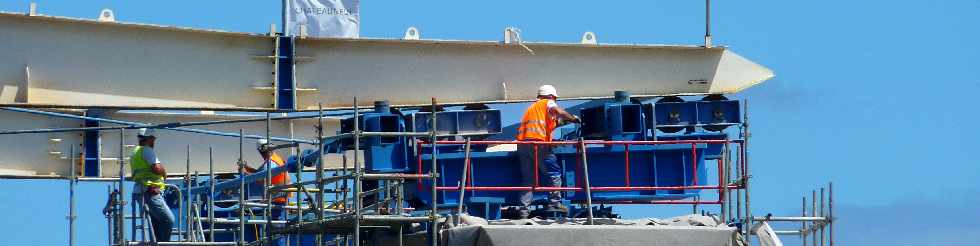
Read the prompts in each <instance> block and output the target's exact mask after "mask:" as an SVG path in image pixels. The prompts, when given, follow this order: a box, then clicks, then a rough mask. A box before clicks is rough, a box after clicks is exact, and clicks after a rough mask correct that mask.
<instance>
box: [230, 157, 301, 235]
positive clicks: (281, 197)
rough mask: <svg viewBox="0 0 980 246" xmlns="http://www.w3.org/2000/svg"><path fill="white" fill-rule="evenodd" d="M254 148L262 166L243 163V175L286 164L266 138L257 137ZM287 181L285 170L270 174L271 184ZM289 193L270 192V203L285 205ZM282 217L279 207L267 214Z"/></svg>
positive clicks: (274, 217)
mask: <svg viewBox="0 0 980 246" xmlns="http://www.w3.org/2000/svg"><path fill="white" fill-rule="evenodd" d="M256 150H257V151H258V152H259V155H261V156H262V166H261V167H259V168H258V169H255V168H252V167H250V166H248V164H243V165H242V166H241V168H244V170H242V172H244V173H245V175H250V174H252V173H255V172H259V171H262V170H265V169H266V168H277V167H281V166H282V165H285V164H286V162H285V161H283V159H282V157H280V156H279V154H276V152H275V151H273V150H272V145H271V144H269V141H268V140H265V139H259V140H258V142H257V144H256ZM257 183H260V184H264V183H265V179H262V181H258V182H257ZM288 183H289V174H288V173H287V172H281V173H279V174H276V175H273V176H272V185H285V184H288ZM291 194H292V193H289V192H277V193H273V194H270V197H271V199H272V204H273V205H276V206H283V205H286V203H287V202H288V201H289V197H291ZM282 218H283V209H281V208H274V209H272V215H271V216H269V219H272V220H281V219H282ZM284 243H285V241H284V240H282V239H277V240H276V241H273V244H272V245H284Z"/></svg>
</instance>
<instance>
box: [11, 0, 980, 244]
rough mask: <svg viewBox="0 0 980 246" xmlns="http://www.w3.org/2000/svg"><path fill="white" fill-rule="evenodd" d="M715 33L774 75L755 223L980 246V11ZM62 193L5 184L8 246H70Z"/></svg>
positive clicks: (406, 15)
mask: <svg viewBox="0 0 980 246" xmlns="http://www.w3.org/2000/svg"><path fill="white" fill-rule="evenodd" d="M28 2H29V1H27V0H7V1H3V2H0V10H3V11H17V12H24V11H26V10H27V6H28ZM37 2H38V4H39V12H41V13H43V14H48V15H58V16H72V17H85V18H94V17H96V16H97V14H98V12H99V10H100V9H102V8H111V9H113V10H114V11H115V14H116V18H117V20H120V21H128V22H144V23H156V24H164V25H177V26H190V27H200V28H213V29H223V30H230V31H241V32H267V31H268V28H269V24H271V23H278V21H279V3H278V2H279V1H248V2H249V3H248V4H247V5H246V4H242V3H241V2H242V1H228V0H214V1H189V0H174V1H68V0H64V1H37ZM259 2H261V3H259ZM703 18H704V16H703V2H702V1H676V0H673V1H668V0H653V1H621V2H611V1H610V2H604V3H601V4H598V3H597V2H595V1H560V2H559V1H509V0H499V1H479V2H477V1H370V0H365V1H362V5H361V22H362V26H361V32H362V33H361V36H363V37H383V38H400V37H401V35H402V34H403V33H404V30H405V29H406V28H407V27H409V26H416V27H418V28H419V29H420V30H421V33H422V35H423V36H422V37H423V38H438V39H467V40H500V39H501V38H502V37H501V35H502V30H503V28H504V27H507V26H515V27H518V28H521V29H522V30H523V35H522V36H523V37H524V38H525V40H529V41H555V42H577V41H578V40H579V38H580V37H581V34H582V33H583V32H584V31H593V32H595V33H596V34H597V36H598V39H599V41H600V42H603V43H641V44H700V43H701V42H702V35H703ZM712 26H713V30H712V32H713V34H714V40H715V44H718V45H727V46H730V47H732V49H733V50H734V51H736V52H738V53H739V54H741V55H743V56H745V57H747V58H749V59H751V60H753V61H756V62H758V63H760V64H763V65H765V66H767V67H769V68H771V69H772V70H773V71H775V73H776V78H774V79H772V80H770V81H767V82H766V83H764V84H762V85H760V86H757V87H754V88H751V89H749V90H746V91H744V92H742V93H739V94H737V95H735V97H737V98H744V99H748V101H749V104H750V109H749V110H750V111H749V113H750V116H751V121H752V130H753V139H752V140H753V141H752V150H751V151H752V163H753V170H752V171H753V174H754V177H755V179H754V180H753V184H754V187H753V204H754V210H755V212H756V213H765V212H773V213H777V214H786V213H797V212H798V211H799V208H798V206H799V203H800V197H801V196H802V195H804V194H808V192H809V190H811V189H813V188H816V187H818V186H819V185H821V184H824V183H826V182H828V181H834V182H835V188H837V190H836V195H837V202H838V204H839V205H840V206H839V208H840V209H839V212H840V213H839V214H840V215H841V216H842V218H841V219H840V223H839V227H838V228H840V229H842V230H840V231H839V233H838V239H840V240H841V243H843V245H850V244H861V245H895V244H899V245H901V244H975V243H976V242H977V241H978V240H980V224H978V223H977V222H976V221H978V219H980V213H978V211H977V209H975V207H976V206H975V205H974V204H976V203H977V202H980V201H978V199H977V198H976V197H977V196H978V195H980V183H978V182H977V181H976V180H978V179H980V162H978V161H977V160H976V159H975V157H973V154H974V153H975V152H976V150H975V149H974V148H975V147H976V146H977V144H976V142H977V139H980V131H978V130H976V129H975V127H976V126H975V122H978V121H980V114H978V110H977V107H976V105H977V102H976V100H977V99H975V97H974V94H975V92H977V91H978V89H980V68H978V66H980V48H978V46H977V45H975V42H976V40H978V39H980V31H978V30H980V2H978V1H970V0H962V1H953V0H950V1H886V0H868V1H840V0H828V1H777V0H769V1H714V8H713V23H712ZM66 187H67V185H66V184H65V182H63V181H11V180H0V197H2V198H3V199H4V200H5V201H4V202H2V203H0V209H2V210H4V211H9V212H8V213H9V214H8V215H7V216H8V218H5V219H4V220H2V221H0V230H2V231H4V233H3V234H5V236H4V239H3V240H4V242H5V243H10V244H44V245H47V244H61V243H65V242H67V233H66V229H65V228H67V225H66V223H65V220H64V215H65V214H66V213H67V201H66V197H67V190H66ZM104 193H105V185H104V184H83V185H82V187H81V191H80V197H81V198H82V201H81V202H79V209H80V215H79V216H80V226H79V233H80V234H81V235H80V236H79V240H80V242H84V243H83V244H82V245H88V244H102V243H104V242H105V238H106V235H105V221H104V219H103V218H102V217H101V215H100V214H99V212H98V211H100V210H101V206H102V205H103V204H102V203H104V201H105V194H104ZM38 194H45V195H38ZM659 209H660V208H650V210H651V211H650V212H649V213H650V214H654V215H657V214H659V213H658V212H656V211H664V210H659ZM641 212H642V211H641ZM930 216H933V217H930ZM908 232H915V233H908Z"/></svg>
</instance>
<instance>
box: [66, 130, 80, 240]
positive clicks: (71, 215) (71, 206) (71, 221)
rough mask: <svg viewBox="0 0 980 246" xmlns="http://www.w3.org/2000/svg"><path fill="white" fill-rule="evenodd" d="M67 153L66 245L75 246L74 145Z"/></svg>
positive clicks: (76, 183)
mask: <svg viewBox="0 0 980 246" xmlns="http://www.w3.org/2000/svg"><path fill="white" fill-rule="evenodd" d="M70 149H71V150H70V151H68V153H69V155H70V156H71V157H70V158H69V164H68V172H70V174H69V175H70V176H71V179H69V180H68V245H69V246H75V186H76V185H78V180H77V178H78V175H77V174H76V173H75V145H71V148H70Z"/></svg>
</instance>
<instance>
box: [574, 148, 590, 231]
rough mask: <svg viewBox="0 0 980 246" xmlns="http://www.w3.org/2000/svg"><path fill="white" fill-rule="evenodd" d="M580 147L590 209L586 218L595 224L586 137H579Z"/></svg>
mask: <svg viewBox="0 0 980 246" xmlns="http://www.w3.org/2000/svg"><path fill="white" fill-rule="evenodd" d="M578 147H579V149H580V150H581V152H580V153H581V155H582V170H583V171H582V176H583V178H585V206H586V208H585V209H586V211H588V218H587V219H586V224H589V225H592V224H593V218H594V217H593V215H592V184H591V181H590V180H589V159H588V157H587V154H586V153H585V138H582V137H579V138H578Z"/></svg>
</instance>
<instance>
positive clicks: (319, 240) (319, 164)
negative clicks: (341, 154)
mask: <svg viewBox="0 0 980 246" xmlns="http://www.w3.org/2000/svg"><path fill="white" fill-rule="evenodd" d="M316 112H317V117H316V120H317V123H316V125H317V126H316V128H317V131H316V134H317V138H316V143H317V145H316V148H317V149H316V152H317V153H318V156H317V161H316V188H317V192H316V206H315V208H316V209H317V211H316V219H317V221H318V222H319V221H323V189H324V188H325V186H324V185H325V184H324V183H323V104H322V103H317V111H316ZM316 245H323V235H322V234H320V233H317V234H316Z"/></svg>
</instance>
